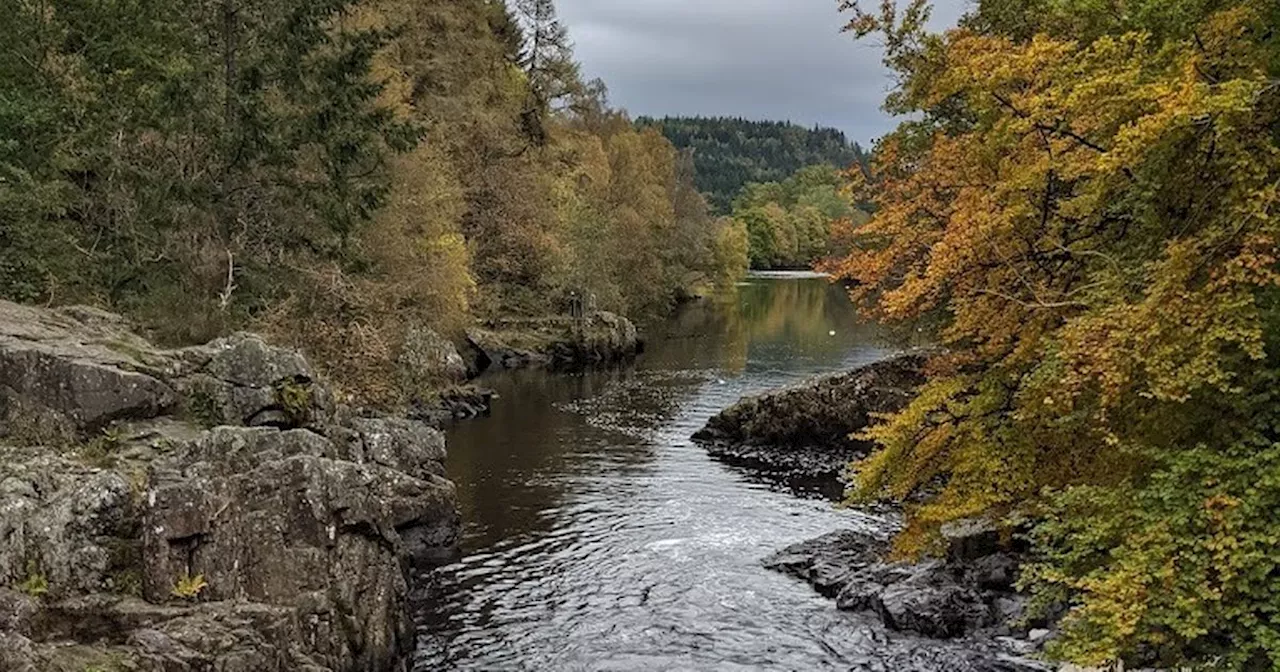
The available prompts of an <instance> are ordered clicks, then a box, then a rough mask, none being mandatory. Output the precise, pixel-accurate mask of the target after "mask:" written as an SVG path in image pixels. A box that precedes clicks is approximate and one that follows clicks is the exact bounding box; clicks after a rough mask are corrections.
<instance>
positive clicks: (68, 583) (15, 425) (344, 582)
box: [0, 302, 459, 672]
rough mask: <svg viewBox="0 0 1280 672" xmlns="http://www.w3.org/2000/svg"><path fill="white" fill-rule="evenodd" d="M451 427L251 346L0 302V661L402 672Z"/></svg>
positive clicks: (260, 345)
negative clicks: (398, 411) (368, 410)
mask: <svg viewBox="0 0 1280 672" xmlns="http://www.w3.org/2000/svg"><path fill="white" fill-rule="evenodd" d="M444 463H445V445H444V437H443V435H441V434H440V433H439V432H438V431H437V430H435V429H433V428H431V427H428V426H426V425H424V424H422V423H418V422H414V421H411V420H404V419H396V418H386V417H362V416H358V415H356V414H354V413H353V412H352V411H351V410H350V409H347V408H345V407H344V406H342V405H341V404H339V403H336V402H335V400H334V397H333V394H332V392H331V390H330V389H329V388H328V387H327V386H326V385H325V383H324V382H323V381H322V380H320V379H319V377H318V376H317V375H316V374H315V372H314V371H313V370H312V368H311V366H310V364H309V363H308V362H307V361H306V360H305V359H304V358H303V357H302V356H301V355H300V354H298V353H297V352H294V351H291V350H286V349H282V348H276V347H273V346H271V345H269V344H267V343H265V342H264V341H263V340H262V339H260V338H258V337H256V336H253V335H250V334H237V335H235V336H231V337H228V338H224V339H219V340H217V341H214V342H211V343H209V344H206V345H203V346H197V347H191V348H183V349H180V350H162V349H159V348H156V347H154V346H152V345H151V344H150V343H148V342H146V341H144V340H143V339H141V338H140V337H138V336H136V335H134V334H133V333H132V332H131V331H130V330H129V329H128V325H127V324H126V322H125V321H124V320H123V319H122V318H120V317H119V316H116V315H112V314H108V313H103V312H101V311H97V310H93V309H88V308H76V307H73V308H65V309H60V310H46V309H38V308H31V307H26V306H19V305H16V304H12V303H7V302H0V540H3V541H0V605H2V608H0V614H3V616H2V617H0V669H4V670H14V671H16V672H28V671H30V672H45V671H49V670H75V671H77V672H79V671H82V670H88V669H100V670H126V669H149V670H178V669H218V670H226V671H228V672H250V671H252V672H272V671H276V670H278V671H280V672H284V671H286V670H288V671H293V670H304V669H305V670H311V669H314V670H357V669H358V670H369V671H379V672H381V671H384V670H385V671H388V672H390V671H392V670H401V669H403V666H404V664H405V663H404V661H405V657H406V655H407V654H408V652H409V650H410V648H411V646H412V638H411V635H410V624H409V617H408V612H407V599H408V593H409V586H408V583H407V579H406V577H407V576H409V575H410V573H411V568H412V567H425V566H431V565H433V564H436V563H439V562H442V561H447V560H448V559H449V558H451V557H453V556H454V555H455V554H456V544H457V539H458V534H459V518H458V513H457V504H456V495H455V486H454V485H453V483H452V482H450V481H449V480H448V479H447V478H445V464H444Z"/></svg>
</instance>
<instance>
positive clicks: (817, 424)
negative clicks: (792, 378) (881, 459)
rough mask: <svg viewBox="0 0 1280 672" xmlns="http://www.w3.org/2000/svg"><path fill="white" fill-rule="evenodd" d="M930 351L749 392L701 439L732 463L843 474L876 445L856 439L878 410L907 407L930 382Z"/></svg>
mask: <svg viewBox="0 0 1280 672" xmlns="http://www.w3.org/2000/svg"><path fill="white" fill-rule="evenodd" d="M923 365H924V357H923V356H922V355H916V354H910V355H902V356H899V357H895V358H893V359H889V360H886V361H883V362H877V363H875V364H871V365H868V366H865V367H862V368H859V369H856V370H854V371H851V372H849V373H843V374H837V375H833V376H823V377H820V378H816V379H813V380H809V381H806V382H804V383H801V384H799V385H796V386H793V387H789V388H786V389H782V390H777V391H774V392H769V393H767V394H763V395H760V396H756V397H748V398H746V399H743V400H741V401H739V402H738V403H736V404H734V405H733V406H731V407H729V408H728V409H726V410H725V411H723V412H721V413H720V414H718V415H716V416H714V417H713V418H711V420H709V421H708V422H707V424H706V426H705V427H703V428H702V429H701V430H700V431H698V433H697V434H694V437H693V438H694V440H695V441H696V442H698V443H699V444H701V445H702V446H704V447H705V448H706V449H707V451H708V452H710V453H711V455H713V456H715V457H717V458H719V459H722V460H724V461H726V462H729V463H732V464H737V465H741V466H745V467H749V468H753V469H760V470H767V471H772V472H779V473H784V474H788V475H792V476H799V477H805V478H812V479H830V480H838V478H839V476H840V474H841V472H842V471H843V470H844V469H845V467H846V466H848V464H849V462H851V461H852V460H854V459H856V458H858V457H861V456H863V455H865V454H866V453H867V451H869V450H870V449H871V445H870V444H868V443H866V442H864V441H859V440H856V439H853V438H851V435H852V434H854V433H856V432H859V431H861V430H863V429H866V428H867V427H868V426H869V425H870V424H871V423H872V422H874V417H873V416H874V414H877V413H892V412H894V411H897V410H900V409H901V408H903V407H904V406H905V405H906V404H907V403H908V402H909V401H910V400H911V398H912V395H913V393H914V390H915V388H916V387H918V386H919V385H921V384H922V383H923V382H924V376H923V375H922V374H921V368H922V367H923Z"/></svg>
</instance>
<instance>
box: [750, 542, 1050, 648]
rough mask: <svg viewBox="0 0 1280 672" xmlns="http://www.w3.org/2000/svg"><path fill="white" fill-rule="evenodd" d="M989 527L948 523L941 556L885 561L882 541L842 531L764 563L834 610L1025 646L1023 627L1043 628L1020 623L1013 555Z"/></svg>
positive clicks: (919, 630) (902, 627) (944, 635)
mask: <svg viewBox="0 0 1280 672" xmlns="http://www.w3.org/2000/svg"><path fill="white" fill-rule="evenodd" d="M992 531H994V527H992V526H989V525H985V524H979V523H972V524H970V525H968V526H961V527H955V528H952V530H951V532H950V534H951V536H950V537H949V538H948V542H949V544H950V546H951V548H952V551H951V552H949V553H948V555H947V557H946V558H945V559H936V560H926V561H923V562H919V563H905V562H891V561H888V560H886V554H887V551H888V543H887V542H886V540H885V539H883V538H881V537H879V536H877V535H874V534H868V533H865V532H858V531H852V530H844V531H839V532H833V533H831V534H828V535H825V536H822V537H819V538H817V539H813V540H810V541H806V542H802V543H800V544H796V545H794V546H791V547H788V548H786V549H784V550H782V551H780V552H779V553H777V554H775V555H773V556H772V557H770V558H767V559H766V560H765V561H764V564H765V566H766V567H768V568H770V569H774V570H778V571H781V572H784V573H786V574H790V575H792V576H795V577H797V578H799V579H802V580H804V581H805V582H807V583H809V584H810V585H812V586H813V587H814V589H815V590H817V591H818V592H819V593H821V594H823V595H825V596H827V597H831V598H834V599H835V601H836V606H837V607H838V608H839V609H842V610H846V611H862V612H871V613H874V614H876V615H877V616H878V617H879V618H880V620H881V621H882V622H883V623H884V625H885V626H886V627H888V628H891V629H893V630H899V631H906V632H913V633H916V634H919V635H923V636H926V637H933V638H939V639H953V638H959V637H978V638H1007V639H1010V640H1013V643H1014V644H1015V646H1014V647H1013V648H1015V649H1018V648H1021V649H1023V650H1024V652H1025V650H1026V648H1028V647H1027V646H1025V644H1026V643H1028V640H1029V639H1034V638H1032V637H1031V636H1030V634H1029V633H1032V632H1047V631H1043V630H1040V631H1035V630H1033V628H1034V627H1036V626H1039V625H1042V624H1037V623H1025V622H1023V618H1024V608H1025V604H1026V600H1025V598H1024V597H1023V596H1021V595H1019V594H1018V593H1017V592H1016V591H1015V590H1014V584H1015V581H1016V579H1017V572H1018V565H1019V555H1018V554H1017V553H1015V552H1012V551H1010V550H1008V549H1005V548H1002V547H1001V546H1000V545H999V543H998V542H996V543H994V544H992V543H991V540H992V537H991V533H992ZM978 549H983V550H982V551H981V552H980V554H978V555H974V552H975V551H977V550H978ZM1019 644H1022V645H1019Z"/></svg>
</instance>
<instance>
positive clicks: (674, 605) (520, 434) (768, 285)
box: [415, 276, 991, 672]
mask: <svg viewBox="0 0 1280 672" xmlns="http://www.w3.org/2000/svg"><path fill="white" fill-rule="evenodd" d="M649 336H650V339H651V340H650V343H649V346H650V347H649V349H648V352H647V353H646V354H645V355H644V357H643V358H642V359H641V360H640V361H639V362H638V363H637V364H636V365H635V366H634V367H633V368H630V369H627V370H622V371H612V372H601V373H589V374H585V375H577V376H551V375H546V374H542V373H536V372H525V373H517V374H503V375H501V376H496V377H493V378H491V379H488V380H487V383H486V384H488V385H489V386H491V387H493V388H495V389H496V390H497V391H498V392H499V394H500V395H501V399H500V400H499V401H498V402H497V403H496V406H495V408H494V412H493V415H492V417H490V418H486V419H482V420H478V421H472V422H468V423H464V424H460V425H458V426H457V427H455V428H453V429H452V430H451V431H450V432H449V451H450V455H449V461H450V471H451V476H452V478H453V479H454V480H455V481H456V482H457V484H458V488H459V498H460V500H461V506H462V513H463V517H464V519H465V521H466V529H465V539H464V542H463V547H464V553H465V557H464V558H463V559H462V560H461V561H460V562H459V563H457V564H455V565H452V566H449V567H446V568H444V569H442V570H439V571H438V572H437V573H436V574H435V575H434V576H433V577H430V578H429V579H428V578H423V579H422V580H423V581H424V582H429V583H430V584H431V585H432V586H433V589H432V590H431V591H430V592H431V595H432V597H431V599H429V600H426V601H424V605H425V606H423V607H421V608H420V610H419V611H420V613H419V614H418V616H417V618H418V652H417V655H416V658H415V671H416V672H426V671H428V670H554V671H560V670H565V671H569V670H629V671H630V670H635V671H640V670H645V671H647V670H826V669H839V670H951V669H991V668H985V667H982V666H978V667H973V666H971V665H970V661H971V658H972V657H971V656H959V657H957V656H958V655H959V654H960V653H971V651H970V652H961V651H959V650H958V649H956V648H954V647H953V646H952V645H948V644H943V643H938V642H930V641H925V640H918V639H914V638H910V637H905V636H901V635H897V634H893V633H888V632H885V631H884V629H883V628H882V627H881V626H880V625H879V624H878V622H876V621H875V620H874V619H873V618H868V617H865V616H860V615H855V614H846V613H841V612H838V611H836V609H835V607H834V605H833V603H832V602H831V601H829V600H825V599H823V598H821V597H819V596H817V595H816V594H814V593H813V592H811V590H810V589H809V587H808V586H806V585H803V584H801V583H799V582H797V581H795V580H793V579H789V578H787V577H785V576H782V575H779V574H776V573H773V572H770V571H767V570H765V569H763V568H762V567H761V566H760V559H761V558H763V557H765V556H767V555H769V554H770V553H772V552H773V551H776V550H778V549H780V548H782V547H784V546H786V545H788V544H791V543H794V542H797V541H801V540H804V539H807V538H810V537H814V536H817V535H820V534H824V533H826V532H830V531H832V530H835V529H838V528H842V527H844V528H859V527H862V528H874V529H884V528H885V526H886V525H887V523H886V521H884V520H882V519H880V518H878V517H875V516H872V515H868V514H863V513H860V512H857V511H852V510H845V509H838V508H837V507H835V506H834V505H833V504H832V503H831V502H830V501H827V500H824V499H821V498H817V497H803V496H797V494H796V493H795V492H793V491H792V490H790V489H788V488H787V487H784V486H780V485H778V484H771V483H768V482H765V481H761V480H760V479H758V478H756V477H754V476H753V475H752V474H750V473H746V472H743V471H740V470H737V469H735V468H731V467H728V466H725V465H722V464H720V463H718V462H716V461H714V460H712V459H711V458H709V457H708V456H707V455H706V454H705V453H704V452H703V451H702V450H701V449H700V448H698V447H697V446H695V445H693V444H692V443H691V442H690V441H689V436H690V435H691V434H693V432H695V431H696V430H697V429H699V428H700V427H701V426H702V425H703V423H705V422H706V420H707V419H708V418H709V417H710V416H711V415H713V414H715V413H716V412H718V411H720V410H721V409H723V408H725V407H727V406H728V405H730V404H732V403H733V402H734V401H736V400H737V399H739V398H740V397H742V396H743V395H748V394H754V393H757V392H761V391H763V390H767V389H770V388H774V387H778V386H781V385H785V384H788V383H793V382H797V381H799V380H801V379H803V378H806V377H808V376H811V375H814V374H817V373H824V372H831V371H838V370H842V369H848V368H851V367H853V366H856V365H859V364H863V363H868V362H872V361H875V360H877V359H881V358H884V357H886V356H889V355H890V354H892V353H893V352H894V351H895V349H894V348H893V347H891V346H889V345H887V344H886V342H885V339H884V338H882V337H881V335H880V334H879V333H878V332H877V330H876V329H875V328H874V327H869V326H865V325H860V324H859V323H858V321H857V319H856V317H855V315H854V313H853V311H852V308H851V306H850V305H849V302H848V300H847V298H845V296H844V294H843V292H842V290H840V289H839V288H838V287H833V286H830V285H829V284H828V283H827V282H826V281H825V280H823V279H821V278H813V277H803V276H801V277H795V276H782V277H767V278H753V279H752V280H751V281H750V282H749V284H747V285H745V286H743V287H741V291H740V293H739V295H738V296H737V297H736V299H734V300H732V301H724V302H715V301H707V302H703V303H700V304H696V305H693V306H690V307H688V308H687V309H685V310H683V311H681V312H680V313H679V314H678V315H677V316H676V317H674V318H673V319H672V320H670V321H669V322H667V323H665V324H664V325H660V326H658V327H656V328H653V329H651V330H650V332H649Z"/></svg>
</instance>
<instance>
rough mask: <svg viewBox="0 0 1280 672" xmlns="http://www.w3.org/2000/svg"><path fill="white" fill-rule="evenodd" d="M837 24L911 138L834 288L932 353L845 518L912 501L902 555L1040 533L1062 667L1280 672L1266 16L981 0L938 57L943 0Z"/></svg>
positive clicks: (1276, 102) (1038, 579)
mask: <svg viewBox="0 0 1280 672" xmlns="http://www.w3.org/2000/svg"><path fill="white" fill-rule="evenodd" d="M847 4H848V5H849V7H848V9H850V10H851V11H853V12H854V18H853V20H852V23H851V24H850V29H851V30H853V31H854V32H856V33H857V34H859V35H868V34H871V33H873V32H875V33H879V34H881V35H882V37H883V39H884V41H885V43H886V44H887V46H888V51H887V53H888V56H887V62H888V64H889V65H890V66H891V67H893V68H895V69H897V70H898V71H899V72H900V74H901V75H902V85H901V87H900V88H899V89H898V90H897V91H895V92H894V93H893V94H892V96H891V97H890V98H889V101H888V103H887V106H888V108H889V109H890V110H892V111H894V112H902V113H913V116H914V120H912V121H909V122H907V123H905V124H903V126H902V127H901V128H899V130H898V131H896V132H895V133H893V134H891V135H889V136H888V137H886V138H885V139H884V140H882V141H881V143H880V144H879V146H878V148H877V152H876V157H875V162H874V170H873V172H872V175H871V179H870V180H869V181H867V182H866V183H865V184H864V185H863V186H864V187H865V191H864V196H863V197H864V198H866V199H868V200H871V201H873V202H874V203H875V206H876V211H875V214H874V215H873V217H872V218H871V220H870V221H869V223H867V224H866V225H865V226H863V227H862V228H861V229H859V230H858V231H857V232H856V236H855V244H856V246H857V248H856V249H855V250H854V252H853V253H852V254H850V255H849V256H848V257H847V258H845V259H843V260H842V261H840V262H839V263H836V264H833V265H832V270H834V271H836V272H838V273H840V274H841V275H843V276H845V277H847V278H849V279H851V280H853V281H855V282H856V283H857V288H856V289H855V290H854V298H855V299H856V300H857V301H858V302H859V303H860V305H862V306H863V307H864V308H865V309H866V310H867V311H868V312H869V313H871V314H874V315H877V316H879V317H881V318H883V319H886V320H890V321H921V322H929V323H933V324H938V325H940V326H938V328H937V329H936V338H937V340H938V342H939V343H940V344H941V345H942V346H944V347H943V348H942V349H941V350H940V351H939V354H937V355H936V356H934V357H933V360H932V362H931V365H930V367H929V370H930V373H931V379H930V382H929V383H928V384H927V385H926V386H925V387H924V388H923V389H922V390H921V391H920V393H919V396H918V397H917V398H916V399H915V401H914V402H913V403H912V404H911V405H910V406H909V407H908V408H907V409H906V410H904V411H903V412H901V413H899V414H897V415H895V416H893V417H891V418H889V419H888V421H887V422H886V423H885V424H883V425H881V426H879V427H877V428H875V429H873V430H872V431H871V432H870V433H869V436H870V437H871V438H874V439H875V440H876V441H878V442H879V444H880V449H879V450H878V451H877V452H876V453H875V454H874V455H872V456H871V457H870V458H869V459H867V460H865V461H864V462H862V463H860V464H859V465H857V467H856V471H857V487H856V493H855V496H857V497H859V498H868V497H890V498H894V499H900V500H904V501H908V502H911V504H909V505H908V513H909V524H908V529H907V531H906V533H905V534H904V535H903V536H902V537H900V538H899V540H898V548H899V550H900V551H903V552H907V553H912V552H921V551H928V550H930V549H932V548H936V546H935V542H936V537H935V536H934V531H936V530H937V528H938V526H939V525H940V524H941V523H943V522H946V521H948V520H953V519H957V518H961V517H966V516H974V515H986V516H992V517H996V518H998V519H1002V520H1005V521H1006V522H1007V523H1008V524H1010V525H1011V526H1012V525H1014V524H1015V521H1018V520H1026V519H1028V518H1029V519H1031V520H1034V521H1038V522H1039V524H1038V526H1037V527H1036V528H1035V532H1034V533H1033V534H1032V535H1031V538H1032V540H1033V541H1034V544H1035V553H1036V558H1037V561H1036V562H1035V563H1033V565H1032V566H1031V567H1030V568H1029V569H1028V570H1027V571H1026V572H1025V574H1024V579H1023V580H1024V583H1025V585H1026V587H1028V588H1029V589H1031V590H1032V591H1034V593H1035V594H1036V595H1037V597H1038V598H1039V600H1040V601H1041V603H1057V604H1063V605H1066V606H1068V607H1069V611H1068V613H1067V616H1066V618H1065V620H1064V628H1065V630H1064V636H1063V637H1062V638H1061V639H1060V640H1059V641H1058V642H1057V643H1056V644H1055V646H1054V648H1053V652H1054V653H1056V654H1058V655H1061V656H1065V657H1068V658H1071V659H1074V660H1076V661H1078V662H1082V663H1089V664H1104V663H1111V662H1116V661H1125V662H1127V663H1135V664H1154V665H1158V666H1161V667H1173V666H1177V665H1182V664H1188V663H1191V664H1197V665H1203V666H1210V667H1212V668H1213V669H1238V670H1245V669H1269V668H1272V667H1277V666H1280V609H1278V608H1277V605H1280V581H1278V580H1277V578H1276V577H1278V576H1280V564H1277V563H1278V562H1280V560H1277V556H1276V555H1275V554H1274V553H1273V552H1272V550H1270V549H1274V547H1275V545H1276V543H1277V540H1278V539H1280V537H1277V533H1276V531H1275V528H1274V525H1273V522H1272V521H1274V520H1275V517H1276V515H1277V514H1280V433H1278V432H1277V431H1276V427H1277V426H1278V425H1277V422H1276V421H1277V420H1278V419H1280V416H1277V408H1278V407H1277V406H1276V405H1275V403H1274V400H1273V392H1272V390H1273V389H1274V385H1275V380H1276V377H1277V373H1278V372H1280V368H1278V367H1280V359H1277V357H1280V355H1278V354H1277V352H1278V348H1280V342H1278V338H1280V331H1278V328H1280V303H1277V299H1278V298H1280V292H1278V291H1277V288H1278V287H1277V285H1278V282H1280V275H1278V274H1277V268H1276V263H1277V257H1276V254H1277V250H1276V247H1277V243H1278V242H1280V241H1278V239H1277V236H1278V235H1280V228H1278V225H1280V221H1278V220H1277V199H1278V198H1280V193H1278V192H1277V187H1276V185H1277V184H1278V183H1280V147H1277V133H1276V129H1277V128H1278V127H1280V118H1278V116H1277V115H1278V114H1280V86H1278V85H1277V76H1278V75H1280V68H1277V64H1278V63H1280V61H1278V60H1277V55H1280V45H1278V44H1277V39H1276V35H1275V30H1274V27H1275V25H1277V23H1276V20H1277V18H1280V17H1278V16H1277V11H1278V10H1277V7H1276V5H1275V4H1274V3H1270V2H1262V1H1253V0H1235V1H1231V2H1198V1H1195V0H1187V1H1185V2H1169V3H1166V2H1155V1H1152V2H1136V3H1133V6H1132V7H1131V8H1130V9H1132V10H1133V11H1131V12H1126V13H1124V14H1123V16H1120V15H1112V14H1110V13H1104V12H1101V11H1100V10H1097V9H1094V7H1093V4H1092V3H1089V2H1083V1H1081V2H1074V1H1071V0H1068V1H1066V2H1052V3H1042V2H1036V1H1034V0H1025V1H1024V0H999V1H997V2H992V1H990V0H984V2H982V3H981V4H980V6H979V8H978V9H977V11H976V12H975V14H973V15H972V16H971V17H970V18H969V19H967V20H966V21H965V22H964V24H963V25H962V27H961V28H960V29H957V30H953V31H950V32H948V33H946V34H945V35H932V34H928V33H926V32H925V31H924V29H923V26H924V23H925V21H926V20H927V15H928V10H927V4H926V3H925V2H922V1H915V2H911V3H909V4H908V5H907V6H905V7H902V8H899V7H897V6H895V4H894V3H892V2H890V1H886V2H884V3H882V4H881V5H880V6H879V7H878V8H875V9H874V11H871V12H867V11H862V10H861V9H860V8H858V7H856V6H855V5H854V4H853V3H847Z"/></svg>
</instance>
